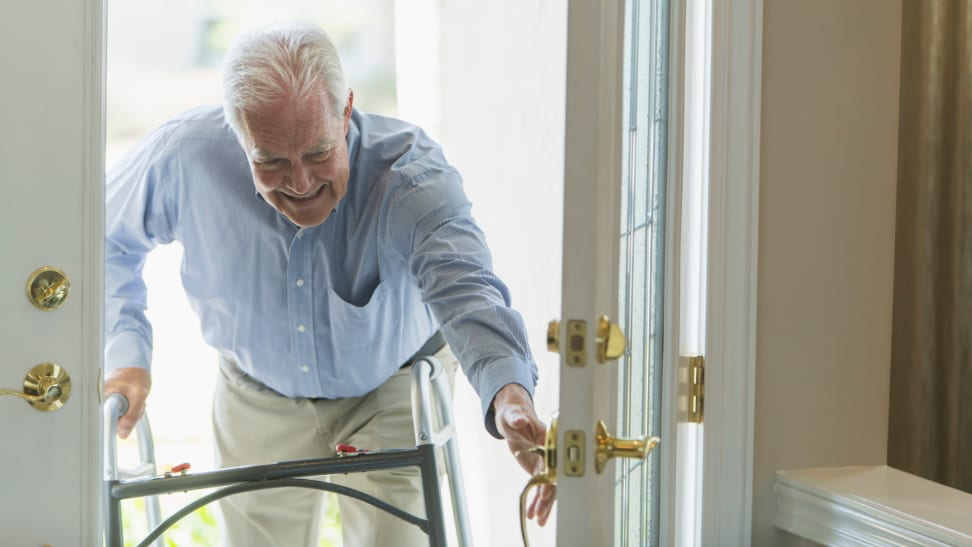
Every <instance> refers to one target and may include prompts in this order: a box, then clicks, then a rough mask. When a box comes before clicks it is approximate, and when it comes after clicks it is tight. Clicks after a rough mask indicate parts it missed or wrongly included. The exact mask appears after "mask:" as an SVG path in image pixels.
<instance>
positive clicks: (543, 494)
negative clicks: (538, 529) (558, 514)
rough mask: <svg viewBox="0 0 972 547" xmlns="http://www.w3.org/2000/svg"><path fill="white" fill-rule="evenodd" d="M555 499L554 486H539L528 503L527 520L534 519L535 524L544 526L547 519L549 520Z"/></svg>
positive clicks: (555, 488) (555, 491)
mask: <svg viewBox="0 0 972 547" xmlns="http://www.w3.org/2000/svg"><path fill="white" fill-rule="evenodd" d="M556 497H557V487H556V486H554V485H550V484H545V485H542V486H540V488H539V489H537V493H536V495H534V497H533V500H532V501H531V502H530V507H529V508H528V509H527V518H529V519H536V520H537V524H539V525H540V526H543V525H545V524H546V523H547V519H548V518H550V512H551V511H552V510H553V506H554V501H555V500H556Z"/></svg>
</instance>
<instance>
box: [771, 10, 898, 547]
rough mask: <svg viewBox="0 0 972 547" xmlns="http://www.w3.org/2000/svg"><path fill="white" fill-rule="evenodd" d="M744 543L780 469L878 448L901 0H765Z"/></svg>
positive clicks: (779, 539) (861, 459) (869, 453)
mask: <svg viewBox="0 0 972 547" xmlns="http://www.w3.org/2000/svg"><path fill="white" fill-rule="evenodd" d="M763 17H764V28H763V76H762V100H763V105H762V145H761V151H760V157H761V165H760V212H759V215H760V218H759V222H760V225H759V266H758V268H759V270H758V275H759V281H758V283H759V288H758V291H759V292H758V298H759V303H758V320H757V321H758V323H757V342H756V345H757V356H756V359H757V371H756V442H755V453H754V454H755V457H754V460H755V461H754V465H755V470H754V485H753V494H754V507H753V544H754V545H759V546H764V545H765V546H775V545H780V544H785V543H791V542H794V543H795V542H796V540H794V539H793V538H792V537H790V538H787V537H784V535H783V534H782V533H780V532H778V531H776V530H775V529H774V528H773V527H772V517H773V511H774V506H775V500H774V497H773V491H772V485H773V479H774V473H775V472H776V471H777V470H780V469H793V468H802V467H818V466H831V465H851V464H881V463H884V462H885V461H886V448H887V423H888V386H889V370H890V349H891V301H892V276H893V271H892V266H893V243H894V242H893V236H894V211H895V188H896V173H897V129H898V83H899V74H898V61H899V53H900V51H899V50H900V26H901V3H900V1H899V0H856V1H854V2H846V1H844V0H818V1H814V2H807V1H805V0H766V1H765V4H764V15H763Z"/></svg>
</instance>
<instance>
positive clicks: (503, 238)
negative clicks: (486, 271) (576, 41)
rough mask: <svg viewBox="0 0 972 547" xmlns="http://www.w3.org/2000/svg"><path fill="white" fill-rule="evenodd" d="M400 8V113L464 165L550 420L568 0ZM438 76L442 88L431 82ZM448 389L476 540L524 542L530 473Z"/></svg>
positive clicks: (537, 539)
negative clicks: (522, 510)
mask: <svg viewBox="0 0 972 547" xmlns="http://www.w3.org/2000/svg"><path fill="white" fill-rule="evenodd" d="M396 7H397V9H399V10H400V11H405V10H407V15H410V16H412V17H413V18H417V19H419V21H416V22H415V23H407V22H406V23H404V24H403V22H402V16H401V14H398V16H399V17H400V20H399V23H398V25H397V27H396V31H397V32H398V33H399V34H398V36H396V41H397V43H398V44H400V45H401V44H404V45H405V46H406V49H408V50H411V51H413V52H412V53H411V54H410V55H413V56H414V55H420V57H418V58H419V59H421V66H418V67H416V68H415V69H413V70H412V73H411V78H410V77H409V74H405V73H402V72H399V75H398V77H399V79H398V84H399V110H400V113H401V116H402V117H403V118H406V119H411V120H412V121H416V122H419V123H421V124H422V125H423V126H425V127H426V128H427V129H429V130H430V131H431V132H432V133H433V136H435V137H436V138H438V139H439V140H440V142H441V143H442V144H443V147H444V149H445V152H446V156H447V157H448V159H449V160H450V161H451V162H452V163H453V164H454V165H456V167H458V169H459V171H460V172H461V173H463V178H464V181H465V189H466V192H467V194H468V195H469V197H470V199H471V201H472V203H473V216H474V217H475V218H476V220H477V222H478V223H479V224H480V226H481V227H482V228H483V230H484V232H485V233H486V238H487V242H488V243H489V245H490V247H491V249H492V251H493V258H494V265H495V269H496V271H497V272H498V274H499V275H500V277H501V278H502V279H503V280H504V281H505V282H506V283H507V285H509V287H510V291H511V293H512V299H513V306H514V307H515V308H516V309H517V310H518V311H519V312H520V313H521V314H522V315H523V318H524V321H525V323H526V326H527V329H528V331H529V338H530V343H531V347H532V349H533V352H534V356H535V357H536V358H537V361H538V366H539V368H540V371H539V372H540V385H539V386H538V387H537V392H536V394H535V401H536V405H537V409H538V413H539V415H540V418H541V419H543V420H544V421H548V422H549V420H550V418H551V415H552V413H553V412H554V411H555V410H556V408H557V403H556V400H557V393H558V388H559V370H558V367H559V358H558V357H557V356H556V355H555V354H552V353H548V352H547V350H546V328H547V323H548V321H550V320H551V319H555V318H558V317H559V315H560V288H561V241H562V236H561V231H562V229H563V226H562V217H563V211H562V210H563V146H564V89H565V88H564V79H565V66H566V65H565V63H566V27H567V10H566V3H565V2H562V1H560V0H535V1H534V0H531V1H530V2H517V1H515V0H496V1H493V2H461V1H450V0H420V1H417V0H400V1H399V2H398V3H397V4H396ZM436 14H440V15H439V16H440V19H438V20H436V19H435V18H436ZM430 33H435V34H437V33H441V38H442V39H441V41H438V40H434V39H432V40H430V39H429V34H430ZM422 44H425V45H424V46H423V45H422ZM439 44H441V46H440V45H439ZM436 47H439V48H440V49H439V50H438V51H437V52H436V51H435V48H436ZM421 49H424V50H425V51H424V52H421V51H418V50H421ZM413 60H414V57H413ZM402 61H403V59H402V57H399V66H400V68H401V66H402ZM436 76H439V78H438V79H439V81H440V82H441V83H442V84H441V87H440V88H438V89H429V87H428V79H435V77H436ZM455 396H456V404H455V411H456V413H457V421H458V420H460V419H464V420H466V422H465V423H464V424H463V429H462V430H461V431H460V433H459V435H460V443H461V445H462V446H461V457H462V458H463V466H464V471H465V476H466V477H465V478H466V480H465V485H466V489H467V498H469V502H470V506H471V513H472V515H471V518H472V521H473V523H472V524H473V531H474V539H475V541H476V544H477V545H517V544H520V543H522V542H521V540H520V532H519V508H518V498H519V494H520V491H521V490H522V488H523V487H524V486H525V485H526V482H527V480H528V478H529V477H528V475H527V474H526V473H525V472H524V471H523V470H522V469H520V468H519V466H518V465H516V463H515V461H514V460H513V458H512V456H511V455H510V453H509V450H508V449H507V447H506V443H505V442H503V441H497V440H495V439H493V438H491V437H489V436H488V434H486V433H485V431H484V430H483V427H482V425H481V424H482V421H481V419H480V417H479V410H478V408H479V403H478V398H476V396H475V394H474V393H473V392H472V390H471V389H470V388H469V386H468V383H467V382H465V381H463V380H457V382H456V393H455ZM553 534H554V526H553V523H552V522H551V523H550V524H548V525H547V527H546V528H545V529H542V530H541V529H540V528H539V527H537V526H536V525H531V527H530V541H531V545H534V546H540V545H553Z"/></svg>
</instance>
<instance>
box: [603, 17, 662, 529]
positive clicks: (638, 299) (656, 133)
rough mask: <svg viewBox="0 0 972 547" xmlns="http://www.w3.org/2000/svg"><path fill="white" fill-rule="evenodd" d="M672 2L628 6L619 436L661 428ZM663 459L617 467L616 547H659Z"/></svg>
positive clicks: (650, 432)
mask: <svg viewBox="0 0 972 547" xmlns="http://www.w3.org/2000/svg"><path fill="white" fill-rule="evenodd" d="M668 11H669V6H668V0H629V1H628V3H627V14H626V17H627V22H626V32H625V34H626V35H625V58H624V71H625V86H624V87H625V97H624V130H625V135H623V139H624V141H625V142H626V145H625V149H624V157H623V162H624V171H623V175H622V181H621V184H622V198H621V200H622V220H621V230H620V231H621V235H620V237H621V254H622V259H621V272H620V275H621V279H620V284H619V286H620V290H621V292H620V294H619V304H620V305H619V309H620V310H621V313H622V317H621V318H620V321H619V324H620V326H621V328H622V329H623V330H624V332H625V334H626V336H627V338H628V351H627V353H626V354H625V358H624V360H623V361H622V363H621V364H622V369H621V374H620V375H619V381H620V385H619V393H620V395H621V397H620V401H619V404H620V405H621V409H620V416H621V420H620V423H619V431H618V433H617V434H618V435H619V436H622V437H629V438H630V437H644V436H651V435H658V434H659V433H660V430H661V421H660V418H661V416H660V404H661V395H660V387H661V369H660V366H661V356H662V348H661V339H662V338H661V332H660V331H661V325H662V301H663V300H662V295H663V287H662V285H661V283H662V281H663V276H662V272H663V271H664V264H663V260H664V246H663V242H664V226H665V221H664V211H665V206H664V204H665V195H666V192H665V185H666V180H667V178H666V174H667V162H666V160H667V154H668V147H667V134H668V119H667V116H668ZM658 460H659V457H658V456H657V455H654V454H653V455H652V456H651V457H649V459H648V461H646V462H642V461H639V460H624V462H625V463H624V464H619V465H618V466H617V470H618V471H617V473H618V476H617V481H618V488H617V492H618V494H617V502H616V503H617V510H616V515H617V516H616V520H617V522H616V524H617V526H616V530H617V532H616V534H617V535H616V539H615V544H616V545H621V546H629V545H631V546H635V545H638V546H640V545H657V544H658V513H659V511H658V500H659V497H658V494H659V492H658V487H657V481H655V477H657V476H658V465H659V462H658Z"/></svg>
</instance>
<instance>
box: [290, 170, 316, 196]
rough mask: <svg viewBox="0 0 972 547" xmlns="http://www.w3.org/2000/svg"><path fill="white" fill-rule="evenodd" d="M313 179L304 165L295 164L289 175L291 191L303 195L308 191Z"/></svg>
mask: <svg viewBox="0 0 972 547" xmlns="http://www.w3.org/2000/svg"><path fill="white" fill-rule="evenodd" d="M312 180H313V177H312V175H311V171H310V169H308V168H307V166H305V165H301V164H297V165H296V166H295V167H294V168H293V169H292V170H291V174H290V185H291V190H293V191H294V192H296V193H298V194H303V193H305V192H307V191H308V190H310V188H311V185H312V182H311V181H312Z"/></svg>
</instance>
